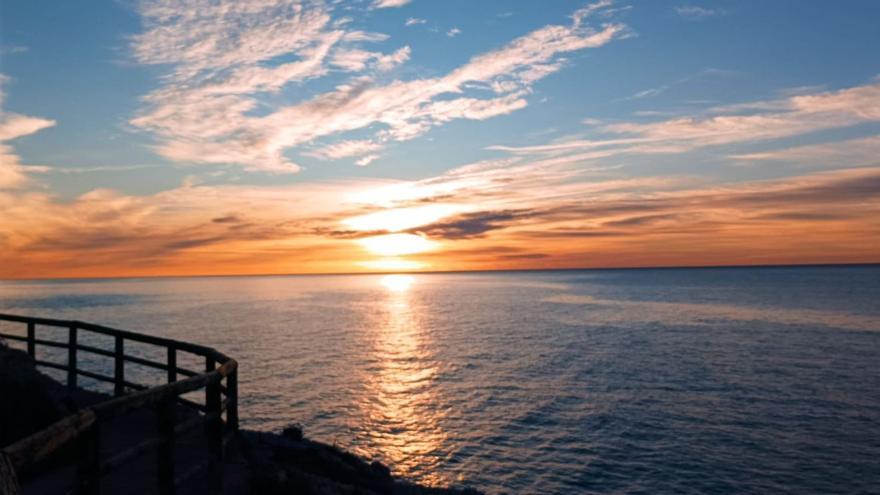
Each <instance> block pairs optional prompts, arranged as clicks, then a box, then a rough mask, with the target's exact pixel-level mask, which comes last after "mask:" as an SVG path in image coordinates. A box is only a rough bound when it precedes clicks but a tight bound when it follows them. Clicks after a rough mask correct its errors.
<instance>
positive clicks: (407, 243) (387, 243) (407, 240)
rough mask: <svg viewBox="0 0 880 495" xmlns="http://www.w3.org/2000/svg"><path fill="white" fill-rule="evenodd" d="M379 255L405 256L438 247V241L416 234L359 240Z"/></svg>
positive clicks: (381, 236)
mask: <svg viewBox="0 0 880 495" xmlns="http://www.w3.org/2000/svg"><path fill="white" fill-rule="evenodd" d="M358 243H360V245H361V246H363V247H365V248H367V250H368V251H370V252H371V253H373V254H376V255H379V256H405V255H407V254H416V253H423V252H425V251H431V250H432V249H436V248H437V243H436V242H434V241H431V240H429V239H427V238H425V237H423V236H420V235H416V234H387V235H377V236H374V237H367V238H364V239H361V240H359V241H358Z"/></svg>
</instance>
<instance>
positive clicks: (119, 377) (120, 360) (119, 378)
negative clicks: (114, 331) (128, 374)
mask: <svg viewBox="0 0 880 495" xmlns="http://www.w3.org/2000/svg"><path fill="white" fill-rule="evenodd" d="M114 359H115V366H114V370H113V380H114V387H113V394H114V395H116V396H120V395H122V394H124V393H125V340H124V339H123V338H122V336H121V335H117V336H116V352H115V355H114Z"/></svg>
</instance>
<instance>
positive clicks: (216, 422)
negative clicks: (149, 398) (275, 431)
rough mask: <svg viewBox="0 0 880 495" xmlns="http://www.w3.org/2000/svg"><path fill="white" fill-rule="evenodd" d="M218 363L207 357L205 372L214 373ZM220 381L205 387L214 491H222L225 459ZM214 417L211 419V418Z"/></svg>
mask: <svg viewBox="0 0 880 495" xmlns="http://www.w3.org/2000/svg"><path fill="white" fill-rule="evenodd" d="M215 365H216V361H215V360H214V358H213V357H211V356H206V357H205V371H206V372H208V373H210V372H212V371H214V368H215ZM220 414H221V411H220V380H217V381H215V382H211V383H208V386H207V387H205V415H207V416H209V417H208V418H207V422H206V424H205V429H206V431H205V434H206V436H207V438H208V456H210V457H209V459H210V470H209V474H208V486H209V487H210V488H211V490H213V491H220V489H221V488H222V486H221V485H222V484H221V481H220V477H221V476H222V473H221V471H220V462H221V461H222V459H223V428H222V420H221V418H220ZM212 415H213V416H214V418H211V417H210V416H212Z"/></svg>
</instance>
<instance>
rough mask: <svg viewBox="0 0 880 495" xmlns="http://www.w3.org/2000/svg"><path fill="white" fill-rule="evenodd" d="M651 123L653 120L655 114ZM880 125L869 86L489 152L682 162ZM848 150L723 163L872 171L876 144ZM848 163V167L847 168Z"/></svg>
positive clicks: (789, 151)
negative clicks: (695, 155) (657, 157)
mask: <svg viewBox="0 0 880 495" xmlns="http://www.w3.org/2000/svg"><path fill="white" fill-rule="evenodd" d="M652 115H653V114H652ZM878 121H880V84H876V83H874V84H867V85H863V86H855V87H851V88H845V89H840V90H836V91H823V92H817V93H812V94H797V95H794V96H789V97H786V98H781V99H775V100H762V101H754V102H747V103H741V104H736V105H726V106H721V107H714V108H710V109H708V110H707V111H704V112H702V113H700V114H697V115H690V116H684V117H675V118H671V119H666V120H659V121H654V122H643V121H638V122H607V123H602V122H598V121H587V122H589V123H590V124H591V130H590V132H591V135H594V136H595V135H600V136H601V138H595V137H590V138H587V137H580V136H569V137H566V138H563V139H559V140H556V141H554V142H551V143H547V144H541V145H534V146H506V145H493V146H489V147H488V149H490V150H495V151H504V152H507V153H511V154H514V155H523V156H524V155H541V156H546V157H558V158H557V159H558V160H563V161H575V160H591V161H593V160H598V159H603V158H610V157H613V156H620V155H626V154H628V155H632V154H642V155H644V154H666V155H668V154H682V153H688V152H692V151H695V150H700V149H706V148H710V147H719V146H737V147H740V148H742V147H748V146H752V147H754V146H756V145H761V146H763V147H765V148H766V147H767V145H768V143H769V144H771V145H772V143H773V142H774V141H777V140H781V139H785V138H790V137H793V136H799V135H809V134H812V133H817V132H820V131H826V130H830V129H840V128H849V127H854V126H858V125H861V124H866V123H872V122H878ZM849 144H850V145H851V146H849V147H847V146H846V144H844V143H841V144H840V145H835V144H833V143H826V144H824V145H821V146H820V145H809V147H798V148H786V149H783V150H777V151H761V152H737V153H733V154H727V155H725V157H729V158H733V159H735V160H739V161H740V162H749V161H752V162H754V161H758V160H764V161H769V160H783V159H786V156H787V157H788V159H789V161H796V160H801V161H803V162H804V163H812V164H816V163H817V162H818V161H819V160H826V161H827V162H828V163H831V162H834V163H836V164H837V165H840V166H852V165H855V164H870V163H872V162H871V160H870V158H871V156H872V153H873V152H874V149H875V148H876V142H875V141H874V140H873V139H871V138H865V139H864V140H854V141H852V142H851V143H849ZM847 163H849V165H847Z"/></svg>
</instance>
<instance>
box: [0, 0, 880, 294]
mask: <svg viewBox="0 0 880 495" xmlns="http://www.w3.org/2000/svg"><path fill="white" fill-rule="evenodd" d="M877 47H880V2H876V1H873V0H864V1H855V0H852V1H842V2H833V3H832V2H819V1H810V2H805V1H801V0H790V1H786V0H774V1H773V2H767V1H757V0H755V1H750V0H737V1H716V2H709V1H700V2H687V1H664V0H651V1H646V0H632V1H622V0H614V1H611V0H602V1H598V2H592V3H590V2H580V1H574V0H555V1H551V0H548V1H542V2H534V1H514V0H511V1H488V0H487V1H480V2H474V1H464V0H446V1H439V0H362V1H355V0H351V1H343V0H337V1H320V0H315V1H306V0H303V1H299V0H237V1H231V0H229V1H222V0H179V1H171V0H91V1H89V2H57V1H54V0H26V1H25V0H0V252H2V253H3V255H2V257H0V278H62V277H118V276H158V275H233V274H270V273H271V274H275V273H340V272H345V273H349V272H370V271H377V272H389V271H392V272H393V271H420V270H426V271H446V270H503V269H552V268H590V267H641V266H699V265H761V264H797V263H866V262H880V55H878V51H877Z"/></svg>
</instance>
